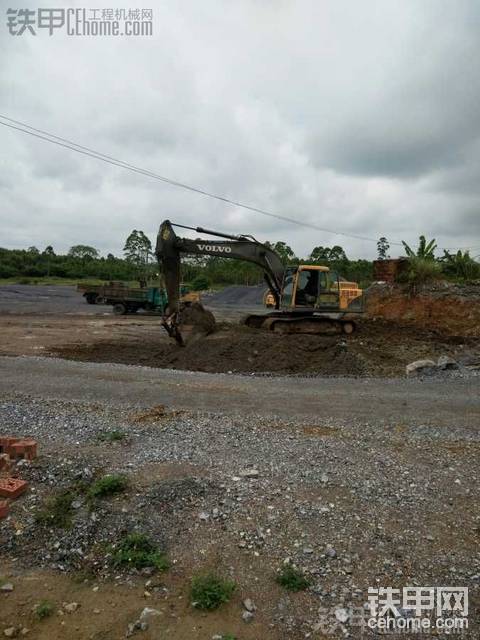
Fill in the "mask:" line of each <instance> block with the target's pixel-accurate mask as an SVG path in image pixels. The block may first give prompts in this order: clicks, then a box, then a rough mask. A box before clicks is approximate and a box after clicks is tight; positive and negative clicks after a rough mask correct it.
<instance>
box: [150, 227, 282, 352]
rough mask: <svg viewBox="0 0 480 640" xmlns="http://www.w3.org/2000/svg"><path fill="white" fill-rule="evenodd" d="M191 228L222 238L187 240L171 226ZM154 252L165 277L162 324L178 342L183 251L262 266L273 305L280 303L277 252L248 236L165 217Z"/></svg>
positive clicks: (279, 273)
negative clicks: (166, 304)
mask: <svg viewBox="0 0 480 640" xmlns="http://www.w3.org/2000/svg"><path fill="white" fill-rule="evenodd" d="M174 226H177V227H182V228H184V229H191V230H193V231H196V232H197V233H201V234H206V235H212V236H216V237H218V238H223V239H222V240H200V239H197V240H191V239H190V238H180V237H178V236H177V234H176V233H175V231H174V229H173V227H174ZM155 254H156V256H157V260H158V262H159V265H160V267H161V270H162V272H163V275H164V278H165V288H166V290H167V296H168V309H167V314H166V318H165V320H164V326H165V328H166V329H167V331H168V333H169V335H171V336H172V337H175V339H176V340H177V342H179V343H180V344H182V339H181V336H180V333H179V329H178V313H179V308H180V305H179V301H180V260H181V256H182V254H184V255H208V256H217V257H218V256H220V257H222V258H233V259H236V260H245V261H246V262H251V263H253V264H256V265H258V266H259V267H261V268H262V269H263V272H264V275H265V280H266V282H267V284H268V286H269V288H270V290H271V291H272V293H273V296H274V298H275V307H276V308H277V309H278V308H279V305H280V296H281V289H282V280H283V273H284V266H283V263H282V261H281V259H280V256H279V255H278V254H277V253H275V251H273V250H272V249H270V248H269V247H267V246H266V245H264V244H261V243H260V242H257V240H255V238H253V237H252V236H233V235H228V234H225V233H220V232H217V231H210V230H208V229H203V228H202V227H185V226H184V225H175V224H173V223H171V222H170V221H169V220H165V221H164V222H162V224H161V225H160V229H159V232H158V236H157V245H156V250H155Z"/></svg>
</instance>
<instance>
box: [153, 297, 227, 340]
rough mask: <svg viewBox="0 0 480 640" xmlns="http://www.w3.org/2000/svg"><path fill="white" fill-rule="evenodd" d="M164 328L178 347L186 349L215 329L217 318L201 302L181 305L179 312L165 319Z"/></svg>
mask: <svg viewBox="0 0 480 640" xmlns="http://www.w3.org/2000/svg"><path fill="white" fill-rule="evenodd" d="M163 326H164V328H165V329H166V331H167V333H168V335H169V336H170V337H171V338H174V339H175V341H176V342H177V344H178V345H180V346H181V347H185V346H187V345H188V344H191V343H192V342H196V341H197V340H200V339H201V338H204V337H205V336H207V335H208V334H209V333H211V332H212V331H213V330H214V329H215V317H214V315H213V313H212V312H211V311H208V310H207V309H205V308H204V306H203V305H202V304H201V303H200V302H193V303H190V304H188V303H187V304H181V305H180V308H179V311H178V312H177V313H174V314H172V315H171V316H168V317H165V318H164V320H163Z"/></svg>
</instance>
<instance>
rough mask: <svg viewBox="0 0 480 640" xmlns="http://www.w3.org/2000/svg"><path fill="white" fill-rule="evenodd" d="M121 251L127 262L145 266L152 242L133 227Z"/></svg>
mask: <svg viewBox="0 0 480 640" xmlns="http://www.w3.org/2000/svg"><path fill="white" fill-rule="evenodd" d="M123 253H124V255H125V259H126V260H127V262H131V263H132V264H135V265H137V266H138V267H146V266H147V264H148V262H149V259H150V256H151V255H152V243H151V242H150V240H149V239H148V238H147V236H146V235H145V234H144V233H143V231H137V229H134V230H133V231H132V233H131V234H130V235H129V236H128V238H127V240H126V241H125V246H124V247H123Z"/></svg>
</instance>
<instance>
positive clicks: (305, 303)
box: [280, 265, 363, 313]
mask: <svg viewBox="0 0 480 640" xmlns="http://www.w3.org/2000/svg"><path fill="white" fill-rule="evenodd" d="M362 303H363V298H362V291H361V289H359V287H358V285H357V284H356V283H355V282H347V281H345V280H342V279H341V278H340V276H339V275H338V274H337V273H335V272H334V271H330V269H329V268H328V267H323V266H318V265H299V266H298V267H297V266H296V267H288V268H287V269H286V270H285V277H284V280H283V291H282V300H281V305H280V306H281V308H282V309H285V310H287V311H288V310H290V311H291V310H299V311H300V310H307V309H309V310H312V309H313V310H315V311H324V312H327V313H328V312H330V313H338V312H345V311H352V312H358V311H361V310H362V309H361V307H362V306H363V305H362Z"/></svg>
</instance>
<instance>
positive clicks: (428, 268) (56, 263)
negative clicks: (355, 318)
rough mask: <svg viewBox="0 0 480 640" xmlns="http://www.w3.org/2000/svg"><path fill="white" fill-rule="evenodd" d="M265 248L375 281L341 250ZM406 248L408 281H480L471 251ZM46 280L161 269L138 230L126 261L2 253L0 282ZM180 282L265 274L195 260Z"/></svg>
mask: <svg viewBox="0 0 480 640" xmlns="http://www.w3.org/2000/svg"><path fill="white" fill-rule="evenodd" d="M266 244H267V245H268V246H269V247H270V248H272V249H273V250H274V251H276V252H277V253H278V254H279V256H280V257H281V258H282V260H283V262H284V264H285V265H295V264H300V263H303V264H318V265H325V266H328V267H330V269H331V270H333V271H336V272H337V273H339V274H340V275H341V276H342V277H344V278H346V279H347V280H353V281H356V282H359V283H360V285H361V286H367V285H368V284H369V283H370V282H372V280H373V277H374V274H373V261H371V260H362V259H360V260H351V259H349V258H348V256H347V254H346V252H345V250H344V249H343V247H341V246H339V245H334V246H332V247H329V246H316V247H314V248H313V249H312V251H311V252H310V254H309V255H308V256H305V257H299V256H296V255H295V252H294V251H293V250H292V248H291V247H290V246H289V245H288V244H286V243H285V242H275V243H269V242H267V243H266ZM403 244H404V249H405V254H406V256H405V257H406V258H407V259H408V261H409V270H407V276H405V277H406V278H407V279H410V280H411V281H415V280H418V281H420V280H422V279H423V280H428V279H432V278H434V277H438V276H439V275H440V274H443V275H445V276H447V277H451V278H453V279H460V280H472V279H475V278H479V277H480V265H479V263H478V262H476V261H475V260H474V259H473V258H472V257H470V255H469V253H468V251H466V252H462V251H459V252H457V253H452V254H451V253H449V252H447V251H445V252H444V255H443V256H438V257H437V256H436V255H435V251H436V250H437V245H436V243H435V240H431V241H429V242H427V240H426V239H425V236H420V239H419V245H418V248H417V249H416V250H415V249H412V248H411V247H410V246H409V245H408V244H406V243H403ZM389 248H390V247H389V243H388V240H387V239H386V238H385V237H382V238H380V239H379V241H378V243H377V253H378V259H379V260H385V259H388V258H389V253H388V251H389ZM42 277H56V278H69V279H88V278H91V279H100V280H107V281H108V280H125V281H132V280H139V281H141V282H143V283H145V282H148V281H150V282H158V265H157V262H156V260H155V256H154V253H153V249H152V244H151V242H150V240H149V238H148V237H147V236H146V234H145V233H144V232H143V231H140V230H137V229H134V230H133V231H132V232H131V233H130V234H129V236H128V238H127V239H126V241H125V245H124V247H123V256H122V257H117V256H114V255H113V254H112V253H109V254H107V256H106V257H104V256H101V255H100V253H99V251H98V250H97V249H95V247H92V246H89V245H74V246H72V247H71V248H70V249H69V251H68V252H67V253H66V254H57V253H56V252H55V251H54V249H53V247H52V246H51V245H49V246H47V247H45V249H43V250H40V249H38V248H37V247H34V246H31V247H29V248H28V249H2V248H0V278H30V279H33V280H34V279H36V278H42ZM182 280H183V281H184V282H185V283H189V284H193V286H194V288H199V289H206V288H209V287H217V286H225V285H230V284H242V285H254V284H260V283H262V282H263V273H262V271H261V269H260V268H259V267H256V266H255V265H253V264H249V263H248V262H243V261H240V260H232V259H226V258H223V257H220V256H218V257H217V256H195V257H193V256H192V257H185V258H184V259H183V260H182Z"/></svg>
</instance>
